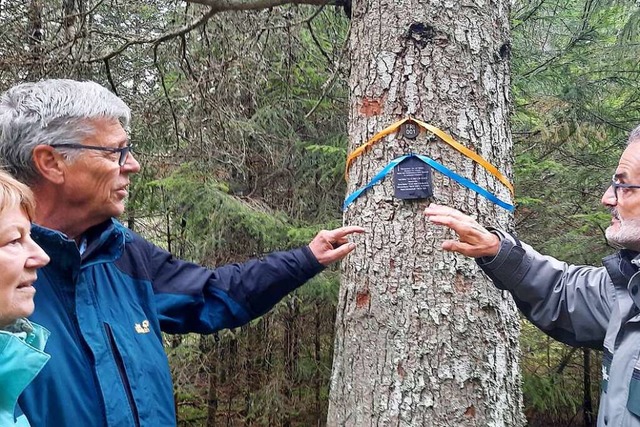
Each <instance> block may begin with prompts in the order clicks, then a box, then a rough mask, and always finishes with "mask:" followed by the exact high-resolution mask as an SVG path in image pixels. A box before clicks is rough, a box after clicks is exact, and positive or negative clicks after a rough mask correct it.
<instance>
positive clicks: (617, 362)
mask: <svg viewBox="0 0 640 427" xmlns="http://www.w3.org/2000/svg"><path fill="white" fill-rule="evenodd" d="M602 204H603V205H604V206H605V207H607V208H608V209H609V210H610V211H611V217H612V218H611V224H610V226H609V227H608V228H607V231H606V237H607V240H608V242H609V243H610V244H611V245H612V246H614V247H617V248H620V251H619V252H617V253H616V254H614V255H611V256H608V257H607V258H605V259H604V260H603V265H604V266H603V267H599V268H598V267H591V266H584V265H569V264H566V263H564V262H562V261H559V260H557V259H554V258H551V257H548V256H543V255H541V254H540V253H538V252H536V251H535V250H534V249H533V248H531V247H530V246H528V245H526V244H524V243H522V242H520V241H518V239H516V238H515V237H514V236H512V235H510V234H508V233H505V232H503V231H501V230H492V232H489V231H488V230H487V229H485V228H484V227H482V226H481V225H480V224H478V223H477V222H476V221H475V220H474V219H472V218H471V217H469V216H467V215H464V214H463V213H461V212H459V211H457V210H455V209H451V208H448V207H445V206H439V205H435V204H432V205H430V206H429V207H428V208H426V209H425V212H424V213H425V215H426V216H427V218H428V219H429V220H430V221H431V222H433V223H434V224H439V225H444V226H447V227H449V228H451V229H452V230H453V231H455V232H456V233H457V235H458V237H459V240H457V241H455V240H447V241H445V242H443V243H442V248H443V249H445V250H448V251H454V252H459V253H461V254H463V255H467V256H470V257H475V258H476V261H477V262H478V265H479V266H480V267H481V268H482V269H483V270H484V271H485V273H487V275H488V276H489V277H490V278H491V279H492V280H493V282H494V284H495V285H496V286H497V287H498V288H500V289H504V290H508V291H509V292H510V293H511V294H512V296H513V298H514V300H515V301H516V304H517V305H518V307H519V308H520V310H521V311H522V312H523V313H524V314H525V315H526V316H527V318H528V319H529V320H530V321H531V322H532V323H534V324H535V325H536V326H538V327H539V328H540V329H542V330H543V331H545V332H546V333H548V334H549V335H550V336H552V337H554V338H556V339H558V340H559V341H562V342H564V343H566V344H569V345H573V346H585V347H591V348H595V349H601V350H604V355H603V360H602V393H601V397H600V406H599V412H598V426H625V427H640V357H638V356H639V355H640V327H639V326H640V292H639V290H640V272H639V267H640V255H639V253H640V127H638V128H636V129H635V130H634V131H633V132H631V136H630V137H629V145H628V146H627V148H626V150H625V151H624V153H623V154H622V156H621V158H620V162H619V163H618V167H617V169H616V171H615V174H614V175H613V179H612V181H611V185H610V186H609V188H608V189H607V190H606V191H605V193H604V195H603V196H602Z"/></svg>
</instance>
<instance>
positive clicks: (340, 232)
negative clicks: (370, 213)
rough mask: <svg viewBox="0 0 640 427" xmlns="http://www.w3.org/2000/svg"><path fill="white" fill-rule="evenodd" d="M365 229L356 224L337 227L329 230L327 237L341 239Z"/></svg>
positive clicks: (362, 231)
mask: <svg viewBox="0 0 640 427" xmlns="http://www.w3.org/2000/svg"><path fill="white" fill-rule="evenodd" d="M365 231H366V230H365V229H364V228H362V227H359V226H357V225H348V226H346V227H339V228H335V229H333V230H330V231H329V237H330V238H333V239H342V238H343V237H346V236H348V235H350V234H354V233H358V234H360V233H364V232H365Z"/></svg>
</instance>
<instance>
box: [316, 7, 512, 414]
mask: <svg viewBox="0 0 640 427" xmlns="http://www.w3.org/2000/svg"><path fill="white" fill-rule="evenodd" d="M508 14H509V2H508V1H507V0H495V1H492V2H471V1H462V2H459V1H448V0H436V1H417V0H399V1H389V0H381V1H377V2H366V1H365V2H356V3H354V9H353V15H352V29H351V35H350V37H351V39H350V50H351V52H350V53H351V64H352V70H351V76H350V91H351V93H350V116H349V135H350V151H353V150H354V149H355V148H356V147H358V146H360V145H361V144H363V143H364V142H365V141H367V140H368V139H369V138H371V137H372V136H373V135H375V134H376V133H378V132H380V131H381V130H382V129H384V128H386V127H387V126H389V125H390V124H392V123H394V122H396V121H398V120H400V119H402V118H405V117H407V116H409V115H411V116H412V117H415V118H417V119H419V120H421V121H424V122H427V123H429V124H431V125H433V126H436V127H438V128H440V129H442V130H444V131H445V132H446V133H448V134H450V135H451V136H453V137H454V138H455V139H456V140H457V141H458V142H460V143H461V144H463V145H465V146H467V147H468V148H470V149H472V150H474V151H476V152H477V153H478V154H480V155H481V156H483V157H484V158H485V159H487V160H488V161H489V162H490V163H492V164H493V165H495V166H496V167H497V168H498V169H499V170H500V171H502V172H503V173H504V174H505V175H507V176H510V175H511V166H512V144H511V134H510V132H509V128H508V124H507V119H508V114H509V97H510V94H509V83H510V82H509V50H510V45H509V40H510V35H509V21H508ZM400 135H401V134H400V133H393V134H391V135H389V136H387V137H385V138H384V139H382V140H381V141H379V142H378V143H377V144H376V145H374V146H373V148H372V150H370V151H369V152H367V153H365V154H364V155H362V156H361V157H359V158H358V159H356V161H355V162H354V164H353V166H352V168H351V170H350V173H349V186H348V188H349V190H348V192H349V193H351V192H353V191H354V190H355V189H357V188H360V187H362V186H364V185H365V184H366V183H368V182H369V181H370V180H371V178H373V177H374V176H375V175H376V174H377V172H378V171H379V170H381V169H382V168H383V167H384V166H386V165H387V164H388V163H389V162H390V161H391V160H392V159H394V158H397V157H399V156H402V155H404V154H409V153H416V154H421V155H425V156H427V157H430V158H431V159H433V160H435V161H437V162H439V163H441V164H443V165H444V166H446V167H447V168H449V169H451V170H453V171H455V172H456V173H458V174H459V175H462V176H464V177H466V178H468V179H469V180H471V181H474V182H476V183H477V184H478V185H480V186H482V187H484V188H486V189H487V190H489V191H490V192H492V193H494V194H496V195H497V196H498V197H499V198H500V199H502V200H505V201H507V202H512V199H511V196H510V194H509V191H508V190H507V189H506V187H504V185H503V184H501V183H500V182H499V181H498V180H497V179H495V178H494V177H493V176H492V175H491V174H489V173H488V172H487V171H486V170H485V169H483V168H482V167H481V166H479V165H478V164H477V163H474V162H473V161H472V160H470V159H469V158H467V157H465V156H463V155H462V154H460V153H459V152H457V151H455V150H454V149H452V148H451V147H450V146H448V145H447V144H445V143H444V142H443V141H442V140H440V139H438V138H436V137H434V136H432V135H431V134H428V133H426V132H425V131H424V130H422V131H421V133H420V135H419V136H418V137H417V138H416V139H414V140H411V139H407V138H404V137H402V136H400ZM432 175H433V183H434V197H433V201H434V202H436V203H439V204H446V205H449V206H451V207H454V208H457V209H460V210H462V211H464V212H466V213H468V214H470V215H472V216H475V217H476V218H477V219H478V220H479V221H480V222H481V223H484V224H487V225H492V224H496V225H500V226H501V227H507V228H510V226H511V223H512V218H511V216H510V215H509V213H508V212H507V211H506V210H504V209H502V208H500V207H498V206H496V205H494V204H492V203H491V202H489V201H488V200H486V199H484V198H483V197H481V196H480V195H478V194H477V193H475V192H473V191H471V190H469V189H467V188H466V187H463V186H461V185H459V184H457V183H456V182H455V181H453V180H450V179H449V178H446V177H445V176H444V175H441V174H440V173H439V172H436V171H432ZM427 203H428V201H425V200H418V201H402V200H398V199H395V198H394V197H393V178H392V174H390V175H388V177H387V178H386V179H384V180H383V181H382V182H381V183H380V184H378V185H376V186H374V187H373V188H372V189H371V190H369V191H368V192H365V193H363V194H362V195H361V196H360V197H359V198H358V199H356V201H355V202H354V203H353V204H352V205H351V206H350V207H349V208H348V210H347V212H346V213H345V217H344V222H345V224H349V225H361V226H363V227H365V228H366V229H367V230H368V233H367V234H366V235H364V237H363V238H361V239H360V240H359V241H358V244H359V246H358V249H357V250H356V251H355V252H354V253H353V254H351V255H350V256H349V258H348V259H347V260H346V262H344V263H343V276H342V287H341V290H340V300H339V304H338V313H337V318H336V338H335V347H334V361H333V372H332V378H331V394H330V402H329V414H328V420H327V424H328V425H330V426H344V425H348V426H369V425H394V426H396V425H397V426H423V425H424V426H426V425H428V426H445V425H446V426H518V425H522V424H523V422H524V418H523V416H522V394H521V390H520V371H519V366H518V359H519V346H518V333H519V325H518V315H517V311H516V309H515V308H514V304H513V303H512V301H511V298H510V297H509V296H508V295H506V294H503V293H501V292H499V291H498V290H496V289H495V288H494V287H493V285H492V284H491V283H490V281H488V280H487V278H486V277H485V276H484V275H483V274H482V273H481V272H480V270H479V269H478V267H477V265H476V264H475V262H474V260H473V259H469V258H465V257H462V256H459V255H454V254H451V253H446V252H443V251H442V250H441V249H440V244H441V242H442V240H444V239H450V238H453V237H454V236H453V235H452V234H451V233H450V232H447V231H445V230H444V229H442V228H441V227H436V226H433V225H431V224H430V223H428V222H427V221H425V219H424V218H423V216H422V210H423V208H424V207H425V206H426V205H427Z"/></svg>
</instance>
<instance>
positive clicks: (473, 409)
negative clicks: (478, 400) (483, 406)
mask: <svg viewBox="0 0 640 427" xmlns="http://www.w3.org/2000/svg"><path fill="white" fill-rule="evenodd" d="M464 416H465V417H469V418H475V417H476V407H475V406H473V405H471V406H469V407H468V408H467V410H466V411H464Z"/></svg>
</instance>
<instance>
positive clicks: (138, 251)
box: [0, 80, 364, 427]
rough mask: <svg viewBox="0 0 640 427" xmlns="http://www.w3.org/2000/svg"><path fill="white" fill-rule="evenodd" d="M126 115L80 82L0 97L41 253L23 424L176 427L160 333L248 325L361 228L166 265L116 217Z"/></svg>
mask: <svg viewBox="0 0 640 427" xmlns="http://www.w3.org/2000/svg"><path fill="white" fill-rule="evenodd" d="M129 119H130V112H129V108H128V107H127V106H126V105H125V103H124V102H122V101H121V100H120V99H119V98H118V97H117V96H115V95H113V94H112V93H110V92H109V91H108V90H106V89H105V88H103V87H102V86H100V85H98V84H96V83H93V82H77V81H72V80H45V81H41V82H38V83H26V84H22V85H18V86H15V87H13V88H11V89H9V90H8V91H7V92H5V93H4V94H2V96H1V97H0V132H1V133H0V158H1V159H2V163H4V164H5V165H6V167H7V168H8V169H9V170H10V171H11V172H12V173H13V174H14V175H15V176H16V177H17V178H18V179H20V180H21V181H23V182H25V183H27V184H28V185H29V186H30V187H31V189H32V190H33V192H34V195H35V197H36V201H37V210H36V215H35V219H34V225H33V227H32V235H33V238H34V240H35V241H36V242H37V243H38V244H39V245H40V246H42V248H43V249H44V250H45V251H46V252H47V253H48V254H49V256H50V257H51V263H50V264H49V266H48V267H47V268H45V269H42V270H41V271H40V274H39V278H38V280H37V282H36V283H35V286H36V288H37V294H36V297H35V300H36V307H37V308H36V311H35V313H34V315H33V316H32V318H33V320H34V321H36V322H37V323H39V324H41V325H43V326H44V327H46V328H48V329H49V330H50V331H51V338H50V340H49V342H48V345H47V351H48V353H50V354H51V361H50V363H49V364H48V365H47V366H46V367H45V368H44V369H43V370H42V372H41V373H40V375H38V377H37V378H36V380H35V381H34V382H33V383H32V384H31V386H30V387H28V388H27V390H25V392H24V393H23V395H22V397H21V399H20V406H21V408H22V409H23V410H24V412H25V414H26V415H27V418H28V419H29V420H30V422H31V424H32V425H33V426H47V427H54V426H56V427H57V426H149V427H158V426H173V425H175V424H176V416H175V408H174V401H173V387H172V381H171V375H170V372H169V365H168V362H167V357H166V355H165V352H164V348H163V345H162V335H161V332H162V331H164V332H169V333H187V332H198V333H212V332H215V331H217V330H220V329H222V328H232V327H236V326H240V325H242V324H244V323H247V322H248V321H250V320H251V319H254V318H256V317H259V316H261V315H262V314H264V313H265V312H267V311H268V310H269V309H271V307H273V305H275V304H276V303H277V302H278V301H279V300H280V299H281V298H283V297H284V296H285V295H287V294H288V293H289V292H291V291H293V290H294V289H296V288H297V287H299V286H301V285H302V284H303V283H304V282H306V281H307V280H308V279H310V278H311V277H313V276H314V275H316V274H317V273H318V272H320V271H321V270H322V269H323V268H324V267H325V266H327V265H329V264H331V263H333V262H335V261H338V260H340V259H342V258H344V257H345V256H346V255H347V254H349V253H350V252H351V251H352V250H353V249H354V248H355V245H354V244H353V243H349V242H348V240H347V238H348V237H349V236H350V235H351V234H353V233H361V232H363V231H364V230H363V229H362V228H360V227H342V228H338V229H335V230H331V231H321V232H320V233H319V234H318V235H317V236H316V237H315V238H314V239H313V240H312V241H311V243H309V245H308V246H305V247H302V248H299V249H295V250H292V251H287V252H275V253H272V254H270V255H268V256H266V257H265V258H264V259H261V260H250V261H248V262H246V263H244V264H233V265H225V266H222V267H219V268H216V269H207V268H204V267H201V266H198V265H195V264H192V263H188V262H185V261H181V260H177V259H175V258H173V257H172V255H171V254H170V253H168V252H167V251H165V250H162V249H160V248H158V247H156V246H155V245H153V244H152V243H150V242H148V241H146V240H145V239H143V238H142V237H141V236H139V235H137V234H136V233H134V232H132V231H131V230H129V229H127V228H125V227H124V226H123V225H122V224H120V223H119V222H118V221H117V220H116V219H115V218H116V217H118V216H119V215H121V214H122V213H123V211H124V208H125V198H126V197H127V194H128V186H129V183H130V178H131V176H132V175H133V174H135V173H137V172H138V171H139V170H140V164H139V163H138V161H137V160H136V159H135V157H134V155H133V154H132V153H131V151H130V145H129V138H128V135H127V133H126V131H125V128H126V127H127V126H128V123H129Z"/></svg>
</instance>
